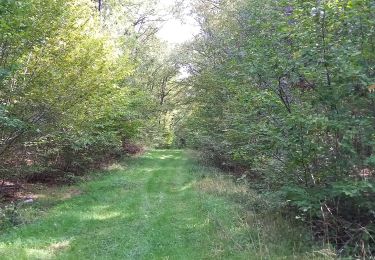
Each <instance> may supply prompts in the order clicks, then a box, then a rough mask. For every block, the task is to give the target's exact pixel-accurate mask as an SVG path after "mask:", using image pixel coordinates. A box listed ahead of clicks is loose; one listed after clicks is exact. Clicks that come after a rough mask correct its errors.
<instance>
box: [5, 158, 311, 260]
mask: <svg viewBox="0 0 375 260" xmlns="http://www.w3.org/2000/svg"><path fill="white" fill-rule="evenodd" d="M101 174H102V175H103V176H101V177H99V178H97V179H96V180H94V181H90V182H87V183H82V184H81V185H79V186H78V187H77V189H79V190H80V191H81V194H79V195H78V196H75V197H73V198H70V199H67V200H64V201H62V202H60V203H58V204H57V205H55V206H54V207H52V208H51V209H49V210H48V213H46V214H45V216H44V217H42V218H41V219H39V220H37V221H35V222H33V223H31V224H28V225H23V226H20V227H18V228H12V229H9V230H7V231H6V233H5V234H1V235H0V259H291V258H295V259H302V258H303V257H306V259H311V255H310V257H309V255H308V254H306V253H304V251H306V249H305V246H306V243H305V242H304V241H305V238H303V236H301V233H300V230H299V229H295V228H291V227H290V225H289V224H288V223H285V222H283V221H281V220H275V219H272V221H270V220H265V218H264V216H262V217H260V216H257V215H256V214H253V213H251V211H249V210H248V209H245V208H244V206H243V203H240V202H241V198H245V199H246V196H248V195H246V194H248V191H247V190H246V187H245V186H241V185H236V184H234V183H233V182H232V181H231V180H229V179H226V178H217V177H215V176H214V175H215V173H214V172H213V170H209V169H205V168H202V167H199V166H197V165H196V164H195V163H194V162H192V161H191V160H190V159H188V157H187V156H186V154H185V153H184V152H181V151H152V152H149V153H147V154H145V155H143V156H142V157H140V158H137V159H133V160H131V161H130V162H127V165H126V166H125V163H124V165H123V166H122V167H119V166H118V167H117V168H115V169H112V170H108V171H105V172H103V173H101ZM241 196H242V197H241ZM244 196H245V197H244Z"/></svg>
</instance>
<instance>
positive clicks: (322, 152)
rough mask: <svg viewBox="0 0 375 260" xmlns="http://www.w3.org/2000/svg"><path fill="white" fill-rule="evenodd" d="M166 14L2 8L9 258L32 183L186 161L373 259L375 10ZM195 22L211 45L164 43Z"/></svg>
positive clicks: (239, 0) (338, 250) (297, 2)
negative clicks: (151, 158) (178, 25)
mask: <svg viewBox="0 0 375 260" xmlns="http://www.w3.org/2000/svg"><path fill="white" fill-rule="evenodd" d="M167 2H170V3H169V5H167V6H162V5H161V4H160V0H147V1H145V0H143V1H142V0H64V1H62V0H0V156H1V157H0V199H1V202H0V258H1V254H2V253H4V252H5V251H2V250H4V247H5V246H4V245H3V244H2V241H3V240H2V238H1V236H2V235H1V233H3V232H5V233H7V232H8V233H9V232H13V231H12V228H14V227H18V228H19V227H22V226H25V225H26V224H25V223H23V224H22V223H19V221H14V218H15V217H14V216H15V215H17V216H18V215H19V214H20V213H18V211H20V209H19V208H18V206H17V207H16V205H18V204H17V200H19V199H20V198H17V195H16V194H17V192H18V191H19V190H20V189H22V188H23V186H24V184H25V183H43V185H47V186H50V185H51V184H53V185H56V184H58V185H59V186H61V185H62V186H64V185H74V183H75V182H76V181H75V180H76V179H84V178H85V177H84V176H86V175H90V173H91V172H96V171H98V170H100V169H103V168H105V167H107V166H108V165H111V164H113V163H115V162H118V161H121V160H123V158H124V157H125V158H129V157H134V156H135V157H138V156H142V154H145V153H146V154H147V152H148V151H167V152H166V153H168V151H175V150H179V151H180V150H182V151H187V152H188V153H189V154H194V156H195V157H197V158H196V160H197V161H198V162H197V164H198V165H201V166H202V167H208V168H210V169H217V171H219V172H220V175H227V176H230V178H231V179H232V180H234V182H236V183H241V184H238V185H244V187H245V186H246V190H248V189H249V190H248V193H249V194H250V193H251V194H252V192H254V193H255V194H257V196H259V197H260V198H261V201H260V202H258V203H256V205H255V204H254V205H251V210H252V211H254V212H257V213H259V214H264V215H278V216H281V218H283V219H285V220H286V221H292V222H293V223H296V224H295V225H298V226H301V227H302V228H304V230H305V231H304V234H305V235H306V234H307V236H309V237H311V240H312V241H313V242H312V243H313V244H314V245H319V246H320V245H322V247H329V250H330V251H331V252H332V254H331V255H329V257H332V259H334V258H340V257H342V258H346V257H347V258H348V259H373V258H374V257H375V1H374V0H190V1H178V0H176V1H167ZM184 16H189V17H190V18H193V20H194V21H195V23H196V26H198V27H199V32H198V33H196V34H195V35H194V36H192V37H191V39H190V40H188V41H186V42H183V43H179V44H174V45H172V46H171V45H170V44H168V43H166V42H165V41H164V40H162V39H160V37H159V36H158V32H159V31H160V30H161V28H162V27H163V25H164V24H165V23H166V21H168V20H169V19H183V17H184ZM165 156H166V158H167V157H168V156H169V155H168V156H167V155H165ZM171 156H177V155H175V154H172V155H171ZM178 156H180V155H178ZM160 158H163V156H162V155H161V157H160ZM168 158H169V157H168ZM168 158H167V159H168ZM176 158H177V157H176ZM126 160H128V159H126ZM142 160H145V163H146V164H147V160H146V159H140V162H142ZM159 161H160V163H163V160H159ZM173 165H174V166H171V167H176V168H177V167H178V165H177V164H176V163H175V164H173ZM150 167H151V166H150ZM183 169H185V168H183ZM183 171H185V170H183ZM189 171H190V170H189ZM215 171H216V170H215ZM124 174H125V175H126V172H125V173H124ZM141 174H142V173H141ZM176 174H178V173H176ZM181 178H182V177H181ZM186 178H189V177H186ZM216 178H218V179H220V178H222V177H221V176H217V177H216ZM112 179H113V181H115V180H116V178H112ZM133 181H134V180H133ZM155 185H156V184H155ZM231 187H232V186H231ZM241 187H242V186H241ZM231 189H233V190H236V188H233V187H232V188H231ZM244 189H245V188H244ZM249 194H248V195H249ZM248 195H246V196H248ZM31 207H32V206H31ZM226 215H228V216H230V215H231V212H230V211H228V212H226ZM38 218H39V217H38ZM41 218H42V217H41ZM21 222H22V221H21ZM27 225H29V224H27ZM9 230H10V231H9ZM19 239H21V240H22V236H20V238H19ZM241 243H242V242H241ZM8 257H9V256H8ZM23 257H24V258H25V259H34V258H33V257H31V256H23ZM87 257H88V258H89V256H87ZM117 257H118V259H125V258H126V257H119V256H117ZM153 257H156V259H169V258H162V257H160V258H159V256H153ZM153 257H145V258H142V257H139V256H138V257H136V256H135V257H134V258H132V257H129V259H155V258H153ZM221 257H222V258H224V259H228V258H230V259H232V258H236V255H235V254H234V255H232V256H231V257H230V256H229V255H227V256H225V255H223V256H220V257H218V258H219V259H222V258H221ZM282 257H283V256H280V258H277V257H271V256H268V257H264V259H293V258H291V257H290V258H289V257H286V258H282ZM284 257H285V256H284ZM326 257H328V256H326ZM52 258H53V257H52ZM103 258H104V256H103ZM103 258H101V257H100V256H99V258H98V259H103ZM202 258H204V257H202ZM216 258H217V257H215V256H214V255H210V256H206V258H204V259H216ZM9 259H17V258H16V257H14V258H12V257H9ZM35 259H40V258H38V257H36V258H35ZM46 259H50V258H48V257H46ZM72 259H74V258H72ZM84 259H86V258H84ZM113 259H117V258H116V257H114V256H113ZM171 259H193V258H189V257H187V258H186V256H185V258H184V257H179V258H173V257H172V258H171ZM195 259H200V257H199V256H196V258H195ZM236 259H237V258H236ZM240 259H247V258H246V257H244V258H241V257H240ZM254 259H263V257H259V258H254ZM294 259H298V257H297V258H294ZM299 259H302V258H299ZM306 259H309V258H306ZM318 259H321V258H318ZM323 259H325V258H323ZM330 259H331V258H330Z"/></svg>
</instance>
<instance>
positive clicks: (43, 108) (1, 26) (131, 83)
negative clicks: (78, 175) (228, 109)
mask: <svg viewBox="0 0 375 260" xmlns="http://www.w3.org/2000/svg"><path fill="white" fill-rule="evenodd" d="M98 7H99V6H98V1H91V0H79V1H73V0H68V1H55V0H43V1H42V0H27V1H23V0H17V1H14V0H3V1H1V2H0V158H1V160H0V174H1V176H0V180H2V183H4V179H7V180H9V179H11V178H19V177H23V176H26V175H27V174H34V173H56V174H57V173H59V172H61V173H62V174H65V173H67V172H70V173H75V172H82V171H85V170H86V169H89V168H92V167H97V166H99V165H100V164H101V163H103V162H106V161H108V160H110V159H111V158H113V157H116V156H119V155H121V154H123V153H124V152H137V150H138V149H139V148H138V147H137V146H135V145H134V143H137V142H140V141H141V142H143V143H148V142H149V141H150V140H153V139H155V138H157V137H158V136H160V132H161V131H159V128H163V127H162V126H160V124H159V121H158V119H159V118H160V116H162V113H161V109H160V101H159V99H160V95H159V93H160V92H161V89H162V87H163V85H162V84H161V83H158V82H159V81H160V82H162V80H161V79H162V78H163V77H164V74H162V73H160V75H153V76H152V80H153V81H155V83H154V85H153V87H152V88H149V87H148V84H149V82H150V80H151V76H148V75H147V70H151V68H155V67H157V68H159V67H160V65H161V64H162V63H163V61H162V59H161V58H159V59H158V58H155V57H151V56H152V55H151V54H150V53H151V49H153V50H154V49H156V48H159V49H160V50H161V49H162V45H161V43H160V41H159V40H158V39H157V37H156V36H155V32H156V31H157V30H156V29H155V28H157V24H155V23H153V22H149V21H148V20H151V19H146V18H147V17H148V16H149V15H154V14H153V13H152V12H151V11H152V10H154V9H153V8H154V7H153V6H152V3H151V1H147V2H144V1H136V0H134V1H127V2H126V3H122V2H121V1H106V2H103V1H102V3H101V5H100V11H99V10H98V9H99V8H98ZM154 16H155V15H154ZM141 18H142V19H141ZM162 53H163V52H162V51H160V52H159V56H163V55H162ZM154 56H155V55H154ZM169 73H170V75H171V76H173V71H172V72H171V71H169ZM140 136H141V137H142V138H140ZM0 184H1V181H0Z"/></svg>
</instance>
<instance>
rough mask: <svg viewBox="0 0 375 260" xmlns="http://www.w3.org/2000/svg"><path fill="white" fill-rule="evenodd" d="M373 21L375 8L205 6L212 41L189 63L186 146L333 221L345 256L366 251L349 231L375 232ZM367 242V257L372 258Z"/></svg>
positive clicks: (314, 218) (195, 49)
mask: <svg viewBox="0 0 375 260" xmlns="http://www.w3.org/2000/svg"><path fill="white" fill-rule="evenodd" d="M374 11H375V10H374V4H373V1H344V2H342V1H318V2H317V1H299V0H295V1H272V0H269V1H259V0H251V1H241V0H239V1H221V2H220V3H217V5H216V4H213V3H212V2H210V1H206V2H205V1H197V3H196V5H195V13H196V15H197V19H198V20H199V21H201V24H202V33H201V34H200V35H199V37H197V38H196V40H195V41H193V42H192V43H191V44H189V45H186V46H185V51H186V52H187V53H188V54H187V55H185V58H184V59H185V60H184V61H182V65H183V66H185V67H186V68H188V69H189V71H190V73H191V75H192V76H191V77H189V78H188V79H187V80H186V82H185V84H186V85H188V86H190V88H191V94H190V97H192V98H190V100H191V103H192V105H191V107H192V109H191V110H190V111H189V113H187V116H186V118H185V120H183V122H181V124H180V125H179V127H178V130H177V133H178V138H180V137H182V138H185V139H186V140H187V143H188V144H189V145H190V146H191V147H194V148H198V149H201V150H202V151H203V152H204V153H205V154H206V156H209V157H211V158H212V160H215V161H216V162H217V163H219V164H221V166H223V167H224V166H226V165H232V166H233V165H237V166H243V167H245V168H247V169H250V170H251V172H254V173H255V175H256V176H257V177H258V179H260V180H261V186H262V189H263V191H271V192H280V191H284V192H283V194H284V199H285V200H289V202H290V205H291V206H293V207H295V208H296V209H297V211H298V213H297V214H299V215H301V214H303V215H304V216H305V219H306V220H310V221H311V222H312V223H315V224H316V223H318V224H316V226H319V225H320V224H319V223H320V221H323V222H325V221H327V222H329V223H325V224H327V225H328V226H329V228H328V229H330V228H331V229H330V230H328V231H327V230H326V229H323V231H322V232H326V231H327V232H328V233H329V234H327V237H325V238H327V240H328V241H330V242H333V243H336V244H337V246H338V249H340V252H341V253H345V252H346V253H349V252H350V253H353V252H351V251H350V250H349V249H348V246H353V248H357V249H358V248H359V247H358V246H357V245H359V243H361V242H360V239H358V238H359V237H360V236H357V235H355V232H357V231H355V232H354V233H353V232H352V231H350V228H347V227H348V225H347V223H355V224H354V225H357V226H358V227H359V226H361V225H362V226H363V227H365V228H367V229H368V233H369V234H370V236H373V235H374V232H375V230H374V229H373V226H372V224H371V223H372V220H373V217H374V215H373V213H372V212H373V210H372V208H373V207H374V205H373V203H372V201H371V198H372V197H373V195H374V192H373V189H372V188H371V187H373V185H374V182H375V181H374V170H375V169H374V167H373V156H374V149H375V146H374V131H375V128H374V122H375V114H374V104H375V100H374V95H373V94H371V93H370V92H369V91H368V86H370V85H372V84H373V83H374V82H375V73H374V66H375V63H374V61H375V59H374V51H373V50H374V45H373V42H374V39H375V31H374V29H373V28H374V20H375V19H374ZM232 168H233V167H232ZM324 205H326V206H327V208H326V207H324V210H323V213H322V207H323V206H324ZM356 205H360V206H359V207H360V209H356V210H354V209H355V208H356ZM326 215H330V216H333V217H332V219H330V220H328V218H326V217H325V216H326ZM332 230H336V232H337V233H341V235H342V233H345V232H346V233H347V234H349V233H351V234H353V236H354V238H353V237H347V236H346V235H343V236H342V237H341V238H342V240H341V238H337V237H336V236H331V235H332V233H331V231H332ZM356 230H357V229H356ZM366 241H367V243H368V244H367V245H366V246H365V249H364V250H362V251H361V252H359V251H358V250H357V253H358V254H360V255H362V257H364V256H365V255H371V254H373V253H374V252H373V248H374V247H373V245H374V242H375V241H373V240H371V239H370V240H366Z"/></svg>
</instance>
